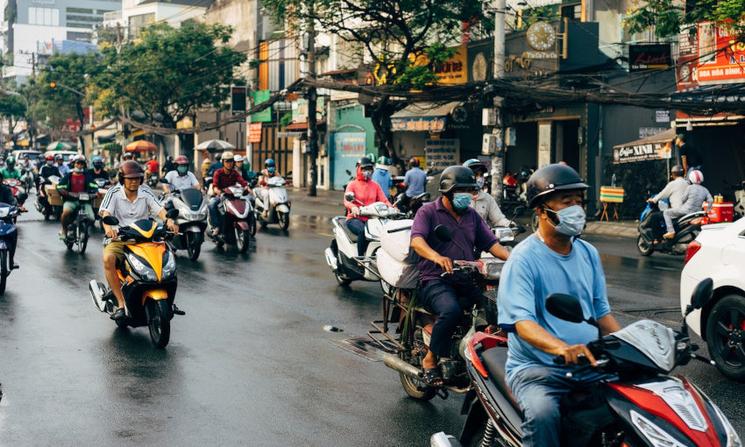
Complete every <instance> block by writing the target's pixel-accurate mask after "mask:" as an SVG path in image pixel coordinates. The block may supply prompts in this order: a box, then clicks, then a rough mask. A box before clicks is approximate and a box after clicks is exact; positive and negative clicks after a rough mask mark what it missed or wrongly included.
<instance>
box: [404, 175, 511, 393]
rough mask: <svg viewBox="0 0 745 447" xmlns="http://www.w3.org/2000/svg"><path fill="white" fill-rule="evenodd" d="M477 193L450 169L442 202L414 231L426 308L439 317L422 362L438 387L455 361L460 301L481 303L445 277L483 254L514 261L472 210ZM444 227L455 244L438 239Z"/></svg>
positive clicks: (474, 290)
mask: <svg viewBox="0 0 745 447" xmlns="http://www.w3.org/2000/svg"><path fill="white" fill-rule="evenodd" d="M477 188H478V185H477V184H476V179H475V178H474V176H473V172H471V170H470V169H468V168H465V167H463V166H450V167H449V168H447V169H445V170H444V171H443V173H442V176H441V177H440V192H441V193H442V197H440V198H439V199H437V200H436V201H434V202H430V203H427V204H425V205H423V206H422V207H421V208H420V209H419V211H418V212H417V214H416V217H414V223H413V225H412V227H411V248H413V249H414V250H415V251H416V252H417V254H419V256H421V260H420V261H419V265H418V266H417V267H418V269H419V282H420V288H419V297H420V299H421V304H422V305H424V306H425V307H426V308H427V309H428V310H430V311H431V312H433V313H435V314H436V315H437V320H436V321H435V324H434V326H433V327H432V339H431V342H430V345H429V347H430V349H429V352H427V355H426V356H425V357H424V359H423V360H422V368H423V369H424V380H425V381H426V382H427V383H428V384H430V385H433V386H441V385H442V374H441V372H440V368H439V365H438V358H439V359H440V360H445V359H446V358H447V357H449V356H450V338H451V336H452V334H453V332H454V331H455V328H456V327H457V325H458V322H459V321H460V319H461V318H462V316H463V308H461V304H460V301H459V297H460V298H461V299H464V300H466V301H468V302H469V304H470V305H472V304H473V303H474V302H480V301H481V300H482V295H481V291H480V290H479V288H478V287H476V285H475V284H473V283H470V282H469V283H464V282H462V281H457V280H455V279H454V277H449V276H443V274H444V273H448V274H450V273H453V260H462V261H475V260H476V258H477V254H476V253H481V252H482V251H488V252H489V253H491V254H492V255H494V256H495V257H497V258H500V259H507V257H508V256H509V251H507V249H505V248H504V247H502V246H501V245H499V243H498V241H497V238H496V237H495V236H494V233H493V232H492V231H491V230H490V229H489V227H488V226H487V225H486V223H485V222H484V219H482V218H481V217H480V216H479V215H478V213H477V212H476V211H475V210H474V209H473V208H471V207H470V204H471V200H472V198H473V193H474V191H476V189H477ZM439 225H444V226H445V227H446V228H447V229H448V230H450V234H451V235H452V240H448V241H445V240H441V239H439V238H438V236H437V234H436V232H435V227H437V226H439Z"/></svg>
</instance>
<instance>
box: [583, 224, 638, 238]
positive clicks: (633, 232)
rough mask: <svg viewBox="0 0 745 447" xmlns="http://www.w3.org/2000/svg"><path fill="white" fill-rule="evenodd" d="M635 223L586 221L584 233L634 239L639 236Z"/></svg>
mask: <svg viewBox="0 0 745 447" xmlns="http://www.w3.org/2000/svg"><path fill="white" fill-rule="evenodd" d="M637 225H638V224H637V223H631V222H629V223H612V222H588V223H587V227H585V231H583V233H584V234H595V235H601V236H615V237H625V238H632V239H635V238H637V237H638V236H639V232H638V230H637Z"/></svg>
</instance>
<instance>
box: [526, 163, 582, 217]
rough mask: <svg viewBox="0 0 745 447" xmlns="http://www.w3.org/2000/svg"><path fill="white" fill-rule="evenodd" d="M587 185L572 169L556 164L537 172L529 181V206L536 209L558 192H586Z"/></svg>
mask: <svg viewBox="0 0 745 447" xmlns="http://www.w3.org/2000/svg"><path fill="white" fill-rule="evenodd" d="M586 189H587V184H586V183H585V182H584V181H583V180H582V179H581V178H580V176H579V174H578V173H577V171H575V170H574V169H572V168H571V167H569V166H567V165H564V164H561V163H556V164H552V165H548V166H544V167H542V168H541V169H539V170H537V171H535V172H534V173H533V175H531V176H530V178H529V179H528V191H527V194H528V206H529V207H530V208H535V207H536V206H538V205H540V203H541V202H542V201H543V200H544V199H545V198H546V197H547V196H548V195H550V194H551V193H553V192H556V191H572V190H582V191H584V190H586Z"/></svg>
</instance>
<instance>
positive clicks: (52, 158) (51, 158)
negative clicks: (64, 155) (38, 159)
mask: <svg viewBox="0 0 745 447" xmlns="http://www.w3.org/2000/svg"><path fill="white" fill-rule="evenodd" d="M44 160H52V161H54V155H52V154H49V155H47V156H45V157H44Z"/></svg>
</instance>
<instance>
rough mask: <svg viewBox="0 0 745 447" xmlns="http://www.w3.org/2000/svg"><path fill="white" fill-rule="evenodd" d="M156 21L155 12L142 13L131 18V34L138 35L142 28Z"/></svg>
mask: <svg viewBox="0 0 745 447" xmlns="http://www.w3.org/2000/svg"><path fill="white" fill-rule="evenodd" d="M153 22H155V13H154V12H151V13H149V14H140V15H136V16H131V17H130V18H129V36H130V37H137V35H138V34H139V33H140V30H141V29H142V28H145V27H146V26H148V25H150V24H151V23H153Z"/></svg>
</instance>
